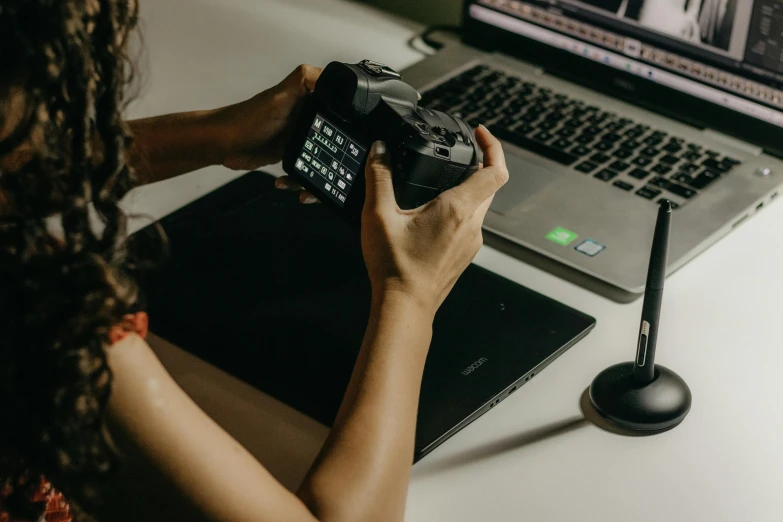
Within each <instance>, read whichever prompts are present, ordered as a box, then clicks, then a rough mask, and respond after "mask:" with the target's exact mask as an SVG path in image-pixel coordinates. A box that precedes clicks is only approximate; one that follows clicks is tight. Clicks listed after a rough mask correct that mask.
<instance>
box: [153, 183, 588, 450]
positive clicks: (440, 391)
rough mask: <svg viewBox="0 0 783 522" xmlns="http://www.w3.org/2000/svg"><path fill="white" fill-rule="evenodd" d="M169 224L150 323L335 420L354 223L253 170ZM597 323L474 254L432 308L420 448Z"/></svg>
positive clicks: (355, 320)
mask: <svg viewBox="0 0 783 522" xmlns="http://www.w3.org/2000/svg"><path fill="white" fill-rule="evenodd" d="M161 224H162V226H163V228H164V230H165V231H166V234H167V236H168V238H169V245H170V251H171V252H170V255H169V256H168V261H167V262H165V263H164V264H163V265H162V266H161V267H160V268H159V269H158V270H156V271H155V272H154V273H152V274H148V275H147V276H146V277H144V278H142V280H141V285H142V288H143V290H144V295H145V297H146V300H147V301H148V303H147V307H146V308H147V310H149V313H150V318H151V328H152V331H153V332H155V333H156V334H157V335H159V336H161V337H163V338H165V339H167V340H169V341H171V342H173V343H174V344H176V345H178V346H180V347H181V348H183V349H185V350H187V351H189V352H191V353H193V354H195V355H197V356H199V357H201V358H202V359H204V360H206V361H208V362H210V363H212V364H214V365H216V366H218V367H220V368H222V369H223V370H224V371H226V372H228V373H230V374H232V375H234V376H236V377H237V378H239V379H242V380H244V381H245V382H247V383H249V384H251V385H253V386H255V387H256V388H258V389H260V390H262V391H264V392H266V393H268V394H269V395H271V396H273V397H275V398H277V399H278V400H280V401H282V402H284V403H287V404H288V405H290V406H292V407H294V408H296V409H298V410H299V411H301V412H303V413H305V414H307V415H309V416H310V417H312V418H314V419H316V420H318V421H320V422H322V423H324V424H326V425H330V424H332V422H333V421H334V419H335V417H336V415H337V410H338V408H339V405H340V402H341V401H342V398H343V395H344V393H345V390H346V388H347V386H348V380H349V378H350V375H351V371H352V369H353V366H354V363H355V361H356V356H357V354H358V352H359V348H360V346H361V343H362V338H363V337H364V331H365V328H366V326H367V321H368V317H369V303H370V284H369V280H368V277H367V273H366V270H365V268H364V262H363V260H362V252H361V246H360V238H359V231H358V229H356V228H355V227H352V226H350V225H348V224H347V223H345V222H344V221H343V220H342V219H340V218H339V217H337V216H336V215H334V214H333V213H332V212H331V211H330V210H328V209H327V208H325V207H324V206H323V205H309V206H307V205H300V204H299V203H298V199H297V196H296V195H295V194H290V193H285V192H281V191H279V190H275V188H274V178H273V177H272V176H270V175H267V174H262V173H258V172H256V173H251V174H248V175H245V176H243V177H241V178H239V179H237V180H235V181H232V182H231V183H229V184H228V185H225V186H223V187H221V188H219V189H218V190H216V191H215V192H213V193H211V194H209V195H207V196H205V197H203V198H201V199H199V200H197V201H195V202H194V203H191V204H190V205H188V206H186V207H184V208H183V209H181V210H179V211H177V212H175V213H173V214H171V215H170V216H168V217H166V218H164V219H163V220H162V222H161ZM594 326H595V320H594V319H593V318H592V317H589V316H587V315H585V314H583V313H580V312H578V311H576V310H573V309H571V308H569V307H567V306H565V305H563V304H560V303H558V302H556V301H553V300H552V299H549V298H547V297H544V296H542V295H540V294H537V293H535V292H533V291H531V290H528V289H526V288H524V287H522V286H519V285H517V284H516V283H514V282H512V281H509V280H507V279H504V278H502V277H500V276H498V275H495V274H493V273H491V272H488V271H486V270H484V269H482V268H480V267H478V266H475V265H472V266H470V267H469V268H468V270H467V271H466V272H465V273H464V275H463V276H462V277H461V278H460V279H459V281H458V282H457V284H456V286H455V287H454V290H453V291H452V293H451V294H450V296H449V297H448V298H447V299H446V301H445V303H444V304H443V306H442V307H441V309H440V311H439V312H438V314H437V316H436V318H435V324H434V326H433V332H434V333H433V340H432V346H431V349H430V353H429V356H428V358H427V363H426V367H425V371H424V379H423V383H422V389H421V399H420V404H419V411H418V424H417V431H416V445H415V459H416V460H418V459H420V458H422V457H423V456H424V455H426V454H428V453H429V452H431V451H432V450H433V449H435V448H436V447H437V446H439V445H440V444H442V443H443V442H444V441H445V440H447V439H448V438H449V437H451V436H452V435H454V434H455V433H456V432H458V431H459V430H460V429H462V428H463V427H465V426H467V425H468V424H470V423H471V422H472V421H473V420H475V419H477V418H478V417H479V416H481V415H483V414H484V413H486V412H488V411H490V410H493V409H494V410H495V411H498V410H497V408H498V404H499V403H500V402H501V401H502V400H503V399H505V398H506V397H508V396H509V395H511V394H512V393H515V392H518V390H519V389H520V388H521V387H522V386H523V385H524V384H525V383H526V382H528V381H530V380H531V379H533V378H536V379H538V378H540V377H539V376H538V375H539V373H540V372H541V371H542V370H543V369H544V368H546V367H547V366H548V365H549V364H550V363H552V362H553V361H554V360H555V359H557V357H559V356H560V355H562V354H563V353H565V352H566V351H567V350H568V349H569V348H570V347H571V346H573V345H574V344H575V343H576V342H577V341H579V340H580V339H582V338H583V337H584V336H586V335H587V334H588V333H589V332H590V331H591V330H592V329H593V327H594ZM543 378H546V377H545V376H544V377H543ZM501 409H502V408H501ZM493 413H494V412H493ZM261 422H263V420H261Z"/></svg>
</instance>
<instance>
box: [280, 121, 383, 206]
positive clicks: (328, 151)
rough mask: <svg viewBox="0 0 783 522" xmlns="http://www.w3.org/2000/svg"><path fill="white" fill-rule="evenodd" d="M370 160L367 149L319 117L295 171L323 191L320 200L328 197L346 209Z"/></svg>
mask: <svg viewBox="0 0 783 522" xmlns="http://www.w3.org/2000/svg"><path fill="white" fill-rule="evenodd" d="M366 157H367V147H366V146H364V145H361V144H359V143H358V142H357V141H356V140H355V139H353V138H351V137H350V136H348V135H347V134H346V133H345V132H343V131H342V130H340V129H339V128H338V127H337V126H336V125H334V124H332V123H331V122H329V121H328V120H327V119H326V118H324V117H323V116H321V115H320V114H316V115H315V119H314V120H313V124H312V125H310V129H309V130H308V131H307V138H306V139H305V142H304V146H303V147H302V150H301V151H300V153H299V156H298V157H297V158H296V162H295V163H294V167H295V168H296V170H297V171H298V172H300V173H301V174H303V175H304V176H306V177H307V178H309V179H310V181H311V182H312V183H313V184H314V185H315V186H316V187H318V188H319V189H320V191H321V193H320V194H314V195H315V196H316V197H321V196H323V195H326V196H327V197H329V198H330V199H331V200H332V201H334V202H335V203H337V204H338V205H340V206H341V207H342V206H344V205H345V200H346V198H347V197H348V194H349V193H350V192H351V187H352V186H353V184H354V182H355V180H356V177H357V176H359V175H360V169H361V168H362V165H363V164H364V160H365V159H366Z"/></svg>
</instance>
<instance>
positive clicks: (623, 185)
mask: <svg viewBox="0 0 783 522" xmlns="http://www.w3.org/2000/svg"><path fill="white" fill-rule="evenodd" d="M612 185H614V186H615V187H618V188H621V189H623V190H625V191H628V192H630V191H631V190H633V185H631V184H630V183H626V182H625V181H615V182H614V183H612Z"/></svg>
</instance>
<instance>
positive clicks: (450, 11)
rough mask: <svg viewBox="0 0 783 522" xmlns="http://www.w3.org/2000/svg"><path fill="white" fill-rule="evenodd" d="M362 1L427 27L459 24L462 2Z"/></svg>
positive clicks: (427, 0) (441, 0) (436, 0)
mask: <svg viewBox="0 0 783 522" xmlns="http://www.w3.org/2000/svg"><path fill="white" fill-rule="evenodd" d="M364 1H365V2H366V3H368V4H372V5H375V6H377V7H380V8H382V9H387V10H389V11H392V12H394V13H397V14H400V15H402V16H405V17H407V18H411V19H413V20H416V21H417V22H421V23H424V24H427V25H432V24H457V23H459V20H460V17H461V10H462V0H364Z"/></svg>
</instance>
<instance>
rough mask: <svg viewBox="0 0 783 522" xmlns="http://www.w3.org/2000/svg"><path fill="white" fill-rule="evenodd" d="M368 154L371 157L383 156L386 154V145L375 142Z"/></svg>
mask: <svg viewBox="0 0 783 522" xmlns="http://www.w3.org/2000/svg"><path fill="white" fill-rule="evenodd" d="M370 154H372V155H373V156H383V155H384V154H386V144H385V143H384V142H382V141H376V142H375V143H373V144H372V149H371V150H370Z"/></svg>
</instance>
